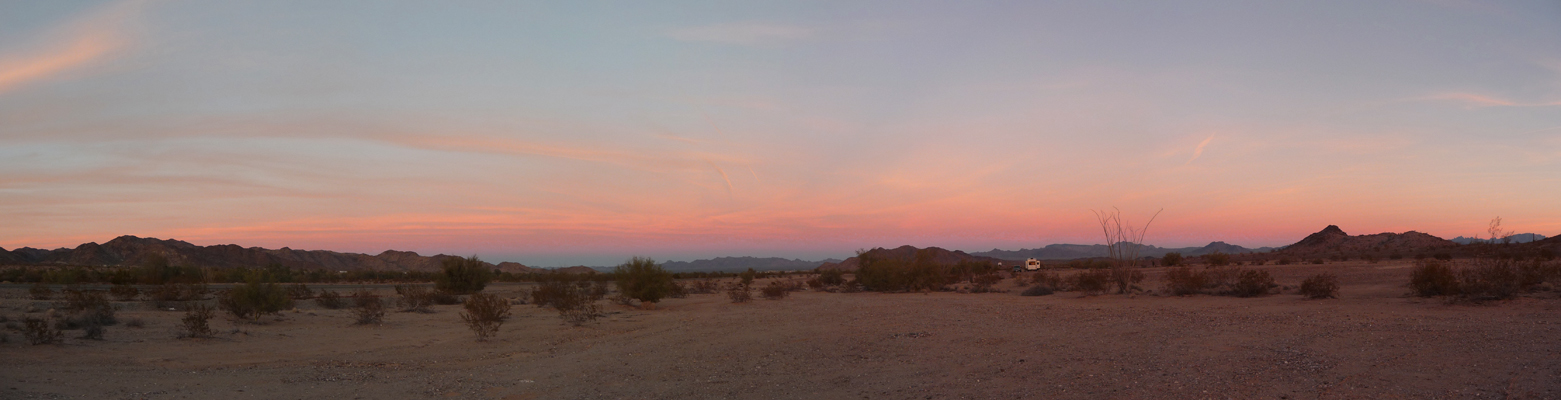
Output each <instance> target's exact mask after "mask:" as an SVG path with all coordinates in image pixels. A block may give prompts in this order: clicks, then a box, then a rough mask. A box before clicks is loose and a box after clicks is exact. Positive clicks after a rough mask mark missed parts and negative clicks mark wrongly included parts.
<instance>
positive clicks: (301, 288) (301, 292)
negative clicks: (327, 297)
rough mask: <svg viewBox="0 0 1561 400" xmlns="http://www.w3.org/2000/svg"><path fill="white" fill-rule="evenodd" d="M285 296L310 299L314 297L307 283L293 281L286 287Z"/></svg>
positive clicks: (295, 298)
mask: <svg viewBox="0 0 1561 400" xmlns="http://www.w3.org/2000/svg"><path fill="white" fill-rule="evenodd" d="M287 296H288V297H292V298H293V300H305V299H311V298H314V290H313V289H309V286H308V285H305V284H302V283H295V284H293V285H292V286H288V287H287Z"/></svg>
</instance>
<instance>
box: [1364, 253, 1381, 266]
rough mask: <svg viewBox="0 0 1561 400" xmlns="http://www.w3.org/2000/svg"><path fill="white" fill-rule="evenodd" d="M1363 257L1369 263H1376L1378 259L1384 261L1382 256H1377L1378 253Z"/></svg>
mask: <svg viewBox="0 0 1561 400" xmlns="http://www.w3.org/2000/svg"><path fill="white" fill-rule="evenodd" d="M1361 259H1364V260H1366V262H1367V263H1371V264H1376V263H1377V262H1378V261H1382V258H1381V257H1377V255H1376V254H1367V255H1366V256H1365V257H1361Z"/></svg>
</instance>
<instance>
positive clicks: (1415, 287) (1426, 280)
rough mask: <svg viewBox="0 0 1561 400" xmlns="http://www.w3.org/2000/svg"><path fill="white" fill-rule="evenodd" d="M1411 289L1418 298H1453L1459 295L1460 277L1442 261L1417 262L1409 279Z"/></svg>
mask: <svg viewBox="0 0 1561 400" xmlns="http://www.w3.org/2000/svg"><path fill="white" fill-rule="evenodd" d="M1409 288H1410V290H1412V291H1414V293H1415V295H1416V296H1420V297H1432V296H1453V295H1457V294H1458V275H1457V274H1456V273H1454V272H1453V269H1452V267H1451V266H1448V265H1447V264H1444V263H1443V262H1442V261H1440V260H1436V261H1416V262H1415V269H1414V270H1413V271H1411V273H1410V277H1409Z"/></svg>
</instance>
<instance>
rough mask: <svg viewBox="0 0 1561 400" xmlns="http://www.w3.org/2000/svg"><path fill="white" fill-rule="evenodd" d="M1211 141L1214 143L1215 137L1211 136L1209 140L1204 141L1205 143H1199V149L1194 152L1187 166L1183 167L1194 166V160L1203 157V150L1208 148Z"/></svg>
mask: <svg viewBox="0 0 1561 400" xmlns="http://www.w3.org/2000/svg"><path fill="white" fill-rule="evenodd" d="M1211 141H1214V135H1209V138H1208V139H1203V143H1198V148H1196V149H1193V151H1192V158H1189V159H1187V164H1183V165H1192V162H1193V160H1197V159H1198V157H1199V156H1202V155H1203V148H1204V147H1206V146H1208V145H1209V142H1211Z"/></svg>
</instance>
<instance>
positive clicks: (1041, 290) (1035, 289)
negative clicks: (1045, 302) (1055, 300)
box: [1019, 285, 1052, 296]
mask: <svg viewBox="0 0 1561 400" xmlns="http://www.w3.org/2000/svg"><path fill="white" fill-rule="evenodd" d="M1050 294H1052V288H1049V287H1046V285H1035V286H1031V287H1030V288H1029V289H1025V290H1024V291H1023V292H1019V295H1020V296H1046V295H1050Z"/></svg>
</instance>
